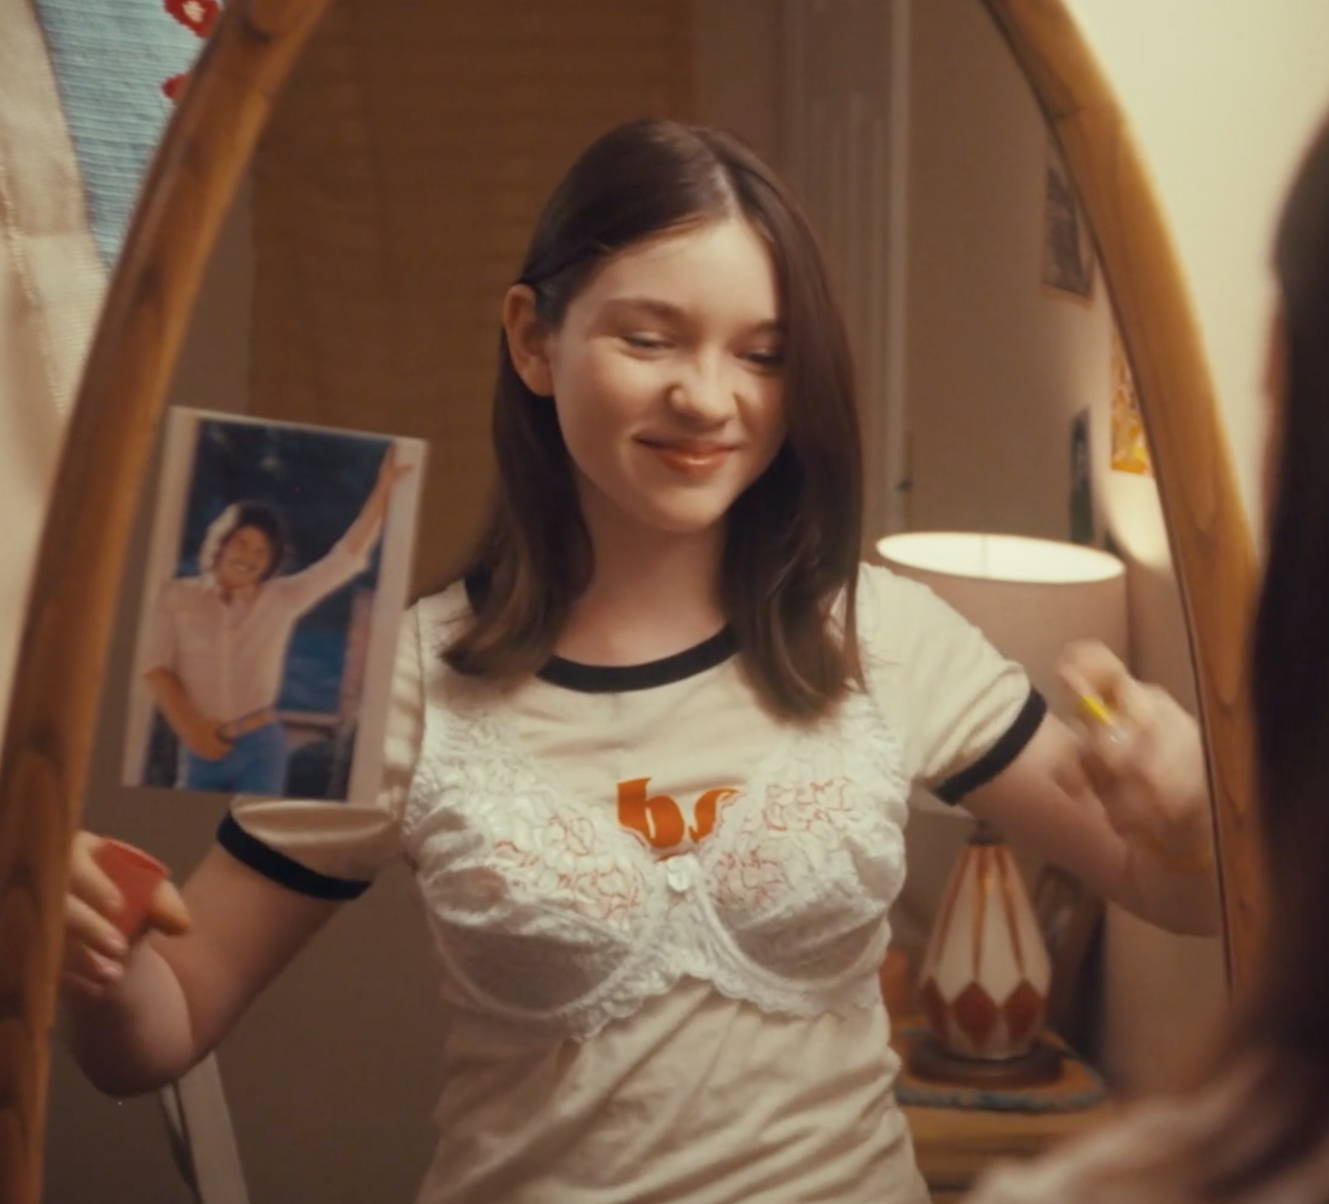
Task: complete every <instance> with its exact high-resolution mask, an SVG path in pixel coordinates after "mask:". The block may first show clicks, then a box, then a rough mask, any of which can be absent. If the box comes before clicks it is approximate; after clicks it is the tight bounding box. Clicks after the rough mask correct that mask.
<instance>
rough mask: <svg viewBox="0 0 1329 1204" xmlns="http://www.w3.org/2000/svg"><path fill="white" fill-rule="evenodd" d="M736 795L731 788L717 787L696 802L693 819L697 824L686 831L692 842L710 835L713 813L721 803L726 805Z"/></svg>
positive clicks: (713, 818) (713, 823)
mask: <svg viewBox="0 0 1329 1204" xmlns="http://www.w3.org/2000/svg"><path fill="white" fill-rule="evenodd" d="M737 793H738V791H737V790H735V789H734V788H733V787H732V786H717V787H716V788H715V789H714V790H708V791H707V792H706V793H705V794H703V795H702V796H701V798H699V799H698V800H697V807H696V811H695V817H696V820H697V822H696V823H695V824H693V825H692V827H691V828H689V829H688V834H689V835H690V836H691V837H692V839H693V840H701V839H702V837H704V836H709V835H710V834H711V829H712V828H714V827H715V811H716V808H717V807H719V805H720V804H721V803H727V802H728V801H729V800H730V799H731V798H733V797H734V795H736V794H737Z"/></svg>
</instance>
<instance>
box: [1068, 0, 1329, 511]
mask: <svg viewBox="0 0 1329 1204" xmlns="http://www.w3.org/2000/svg"><path fill="white" fill-rule="evenodd" d="M1068 6H1069V8H1070V9H1071V11H1072V12H1073V13H1074V15H1075V17H1076V19H1077V20H1078V21H1079V23H1080V25H1081V27H1082V29H1083V30H1084V32H1085V34H1086V35H1087V37H1088V39H1089V41H1090V43H1091V45H1092V46H1093V47H1094V51H1095V53H1096V54H1097V56H1098V58H1099V60H1100V62H1102V64H1103V65H1104V67H1105V69H1106V71H1107V74H1108V77H1109V78H1110V79H1111V80H1112V82H1113V86H1114V88H1115V89H1116V91H1117V93H1118V96H1119V97H1120V99H1121V102H1122V104H1123V106H1124V108H1125V110H1126V113H1127V117H1128V119H1129V120H1130V122H1131V125H1132V127H1133V129H1134V132H1135V135H1136V137H1137V139H1138V141H1139V143H1140V146H1141V149H1142V150H1143V153H1144V156H1145V159H1146V161H1147V163H1148V164H1149V167H1150V169H1151V171H1152V174H1153V177H1154V180H1155V183H1156V186H1157V188H1158V190H1159V193H1160V197H1161V200H1162V204H1163V209H1164V211H1165V213H1166V215H1167V217H1168V219H1169V222H1170V225H1171V229H1172V234H1173V237H1174V239H1175V240H1176V243H1177V247H1178V250H1179V252H1180V255H1181V259H1182V263H1183V266H1184V270H1185V272H1186V274H1187V277H1188V279H1189V282H1190V286H1191V296H1192V299H1193V302H1194V305H1195V309H1196V313H1197V316H1198V318H1199V320H1200V324H1201V328H1202V332H1203V335H1204V341H1205V347H1206V353H1207V355H1208V358H1209V362H1210V365H1211V367H1212V369H1213V372H1214V377H1215V381H1216V385H1217V390H1218V395H1219V401H1220V404H1221V407H1222V413H1223V418H1224V422H1225V424H1226V427H1227V432H1228V437H1229V440H1230V443H1231V449H1232V452H1233V459H1234V462H1235V464H1236V468H1237V474H1238V477H1239V480H1240V482H1241V487H1242V492H1243V497H1244V499H1245V502H1246V507H1247V511H1248V513H1249V514H1250V515H1251V516H1252V518H1253V519H1258V515H1259V509H1260V506H1259V497H1258V495H1259V471H1260V470H1259V463H1260V455H1261V446H1262V442H1263V430H1264V425H1263V412H1262V411H1263V406H1262V401H1261V394H1260V374H1261V369H1262V361H1263V355H1264V334H1265V324H1266V321H1267V317H1268V309H1269V305H1270V303H1271V300H1272V289H1271V282H1270V276H1269V270H1268V262H1269V247H1270V238H1271V236H1272V232H1273V226H1274V222H1275V220H1276V216H1277V212H1278V206H1279V203H1280V200H1281V197H1282V194H1283V190H1284V189H1285V188H1286V186H1287V183H1288V181H1289V178H1290V176H1291V173H1292V171H1293V170H1294V169H1295V165H1296V161H1297V158H1298V156H1299V155H1300V153H1301V151H1302V149H1303V147H1304V145H1305V143H1306V140H1307V139H1308V138H1309V136H1310V134H1311V132H1312V130H1313V129H1314V128H1315V126H1316V124H1317V123H1318V122H1319V121H1320V119H1321V118H1322V116H1323V115H1324V113H1325V108H1326V105H1329V76H1327V75H1326V73H1325V62H1326V56H1329V5H1325V4H1322V3H1318V2H1316V0H1260V3H1258V4H1252V3H1250V2H1249V0H1167V2H1166V3H1158V2H1157V0H1068Z"/></svg>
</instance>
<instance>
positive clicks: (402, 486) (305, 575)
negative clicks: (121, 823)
mask: <svg viewBox="0 0 1329 1204" xmlns="http://www.w3.org/2000/svg"><path fill="white" fill-rule="evenodd" d="M424 453H425V445H424V444H423V442H421V441H420V440H417V439H405V438H397V437H393V436H388V435H374V434H365V433H361V432H355V431H345V430H335V429H331V428H326V427H314V426H302V425H298V424H293V423H281V422H271V421H267V420H262V419H250V418H242V417H236V416H233V415H227V414H217V413H210V412H207V411H203V410H194V409H186V408H175V409H173V410H172V411H171V412H170V414H169V418H168V421H167V423H166V427H165V431H164V436H163V449H162V459H161V469H160V472H159V474H158V479H157V482H156V494H155V499H154V506H153V512H152V533H151V543H150V547H149V552H148V559H147V565H146V570H145V580H144V582H143V586H144V588H143V590H142V604H141V606H140V613H139V626H138V638H137V642H136V649H135V658H134V667H133V670H132V673H131V681H130V682H129V683H128V687H127V688H128V694H129V706H128V708H127V712H128V720H127V725H126V735H125V749H124V753H125V755H124V772H123V780H124V782H125V784H126V785H131V786H164V787H174V788H178V789H182V790H201V791H220V792H224V793H228V794H254V795H263V796H269V797H285V798H314V799H354V800H356V801H367V800H368V799H370V798H372V797H373V795H374V793H375V792H376V791H377V788H378V780H379V775H380V772H381V768H382V767H381V760H380V759H381V748H382V743H383V732H384V726H385V723H386V717H387V702H388V695H389V691H390V688H391V682H390V678H391V674H392V668H393V661H394V657H395V651H396V642H397V631H398V628H399V624H400V619H401V615H402V612H403V609H404V606H405V601H406V592H407V588H408V583H409V574H410V567H411V556H412V550H413V540H414V527H415V514H416V508H417V503H418V495H419V489H420V480H421V475H422V472H423V465H424Z"/></svg>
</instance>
